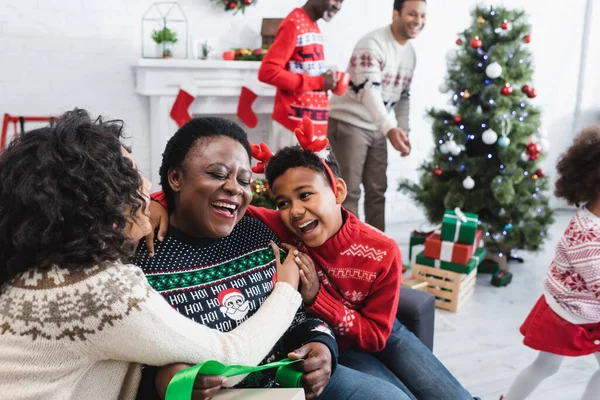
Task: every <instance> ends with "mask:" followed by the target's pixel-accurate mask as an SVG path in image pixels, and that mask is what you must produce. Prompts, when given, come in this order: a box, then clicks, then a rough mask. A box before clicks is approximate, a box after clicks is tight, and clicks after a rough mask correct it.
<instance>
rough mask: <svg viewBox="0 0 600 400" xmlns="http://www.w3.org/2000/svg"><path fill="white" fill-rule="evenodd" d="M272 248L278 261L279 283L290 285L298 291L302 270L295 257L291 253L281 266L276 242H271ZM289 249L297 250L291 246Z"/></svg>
mask: <svg viewBox="0 0 600 400" xmlns="http://www.w3.org/2000/svg"><path fill="white" fill-rule="evenodd" d="M271 247H272V248H273V252H274V253H275V260H276V261H277V282H286V283H289V284H290V285H291V286H292V287H293V288H294V289H296V290H298V283H299V282H300V269H298V266H297V265H296V262H295V261H294V257H293V256H292V255H291V253H288V257H286V259H285V262H284V263H283V264H281V257H280V256H279V246H277V245H276V244H275V242H273V241H271ZM289 248H291V249H293V250H296V248H295V247H293V246H289Z"/></svg>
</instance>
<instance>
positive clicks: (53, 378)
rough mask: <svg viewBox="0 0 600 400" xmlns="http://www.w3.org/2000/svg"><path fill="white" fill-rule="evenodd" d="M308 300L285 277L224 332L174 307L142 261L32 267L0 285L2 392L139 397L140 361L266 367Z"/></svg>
mask: <svg viewBox="0 0 600 400" xmlns="http://www.w3.org/2000/svg"><path fill="white" fill-rule="evenodd" d="M300 303H301V297H300V295H299V294H298V292H297V291H296V290H294V289H293V288H292V287H291V286H289V285H288V284H286V283H278V284H277V287H276V289H275V290H274V291H273V293H272V294H271V296H270V297H269V298H268V299H267V300H266V301H265V303H264V304H263V306H262V307H261V309H260V311H259V312H257V313H256V314H255V316H254V318H252V319H250V320H249V321H248V322H246V323H245V324H243V325H242V326H240V327H239V328H238V329H236V330H234V331H232V332H230V333H221V332H219V331H217V330H212V329H209V328H207V327H205V326H202V325H199V324H196V323H194V322H192V321H190V320H189V319H187V318H185V317H183V316H182V315H180V314H179V313H178V312H177V311H175V310H173V309H172V308H171V307H170V306H169V304H167V302H166V301H165V300H164V299H163V297H162V296H161V295H159V294H158V293H156V291H154V290H153V289H152V288H151V287H150V285H148V281H147V280H146V277H145V276H144V273H143V272H142V270H141V269H140V268H139V267H136V266H134V265H124V264H118V263H115V264H108V265H104V266H98V267H95V268H86V269H77V270H66V269H62V268H59V267H53V268H51V269H49V270H47V271H41V270H36V269H32V270H30V271H28V272H27V273H24V274H21V275H20V276H18V277H16V278H15V279H13V280H12V281H11V282H9V283H5V284H4V285H3V286H2V287H0V397H1V398H2V399H4V400H30V399H45V400H69V399H72V400H83V399H85V400H95V399H98V400H100V399H102V400H107V399H109V400H110V399H134V398H135V396H136V391H137V389H138V383H139V378H140V369H141V368H140V363H144V364H150V365H167V364H171V363H174V362H187V363H191V364H195V363H200V362H204V361H207V360H211V359H215V360H219V361H221V362H224V363H236V364H237V363H241V364H250V365H257V364H258V363H259V362H260V360H261V359H262V358H263V357H264V356H265V354H267V353H268V352H269V350H270V348H271V347H272V345H273V344H274V343H275V342H276V341H277V338H278V337H279V336H281V335H282V334H283V333H284V332H285V331H286V329H287V327H288V326H289V324H290V322H291V321H292V319H293V318H294V313H295V310H296V309H297V308H298V305H299V304H300ZM257 337H260V338H261V340H260V341H256V339H255V338H257ZM249 343H253V345H252V346H248V344H249Z"/></svg>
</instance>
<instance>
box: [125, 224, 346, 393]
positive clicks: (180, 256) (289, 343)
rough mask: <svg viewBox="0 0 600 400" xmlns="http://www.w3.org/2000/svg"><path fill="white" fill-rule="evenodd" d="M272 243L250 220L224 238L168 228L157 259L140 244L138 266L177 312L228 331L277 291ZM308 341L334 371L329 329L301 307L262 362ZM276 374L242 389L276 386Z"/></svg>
mask: <svg viewBox="0 0 600 400" xmlns="http://www.w3.org/2000/svg"><path fill="white" fill-rule="evenodd" d="M271 240H273V241H274V242H276V243H278V244H280V243H281V242H280V241H279V239H278V238H277V237H276V236H275V234H274V233H273V231H271V230H270V229H269V228H268V227H267V226H266V225H265V224H263V223H261V222H260V221H257V220H256V219H253V218H249V217H243V218H242V219H241V220H240V222H238V224H237V225H236V226H235V228H234V229H233V231H232V233H231V234H230V235H229V236H227V237H225V238H221V239H210V238H194V237H191V236H189V235H186V234H185V233H183V232H181V231H180V230H178V229H176V228H174V227H170V228H169V232H168V234H167V237H166V238H165V240H164V241H163V242H158V241H157V240H155V243H154V246H155V255H154V257H149V256H148V251H147V248H146V243H145V241H144V240H142V241H140V245H139V247H138V252H137V257H136V259H135V263H136V264H137V265H139V266H140V267H141V268H142V269H143V271H144V273H145V274H146V277H147V278H148V282H149V283H150V285H151V286H152V287H153V288H154V289H155V290H156V291H157V292H159V293H160V294H161V295H162V296H163V297H164V298H165V299H166V300H167V302H168V303H169V304H171V306H172V307H174V308H175V309H176V310H177V311H179V313H181V314H182V315H184V316H186V317H187V318H189V319H190V320H192V321H195V322H197V323H198V324H202V325H206V326H208V327H209V328H212V329H216V330H219V331H221V332H229V331H231V330H232V329H235V328H236V327H237V326H239V325H240V324H242V323H243V322H244V321H252V320H253V319H254V317H253V315H255V313H256V312H257V311H258V310H259V309H261V310H262V304H263V303H264V301H265V300H266V299H267V298H269V296H270V294H271V292H272V290H273V282H274V281H275V277H274V274H275V272H276V264H275V256H274V254H273V250H272V249H271V246H270V241H271ZM280 247H281V246H280ZM274 317H276V316H275V315H274ZM242 326H243V324H242ZM262 340H263V339H262V337H261V336H260V335H257V336H256V337H255V338H254V339H253V340H252V341H251V342H250V341H249V342H247V344H246V345H247V346H248V349H250V348H252V347H253V346H255V343H257V342H261V341H262ZM307 342H322V343H323V344H325V345H327V346H328V347H329V348H330V350H331V355H332V361H333V362H334V365H333V366H334V367H335V362H337V344H336V342H335V339H334V337H333V334H332V332H331V330H329V328H328V327H327V326H326V325H325V323H324V322H323V321H321V320H318V319H315V318H311V317H308V316H307V315H306V313H305V312H304V310H303V309H302V308H299V309H298V311H297V313H296V316H295V318H294V321H293V322H292V326H291V327H290V329H289V330H288V331H287V332H286V333H285V334H281V339H280V340H279V341H278V342H277V343H276V344H275V346H274V347H273V348H272V349H271V351H270V352H269V353H268V354H267V355H266V357H265V358H264V360H263V362H262V363H267V362H272V361H277V360H280V359H283V358H286V357H287V353H288V352H290V351H293V350H295V349H297V348H298V347H300V346H302V345H303V344H305V343H307ZM262 363H261V364H262ZM154 372H155V371H153V369H150V368H144V379H143V382H142V387H141V388H140V393H142V392H144V393H147V391H148V390H149V391H150V392H155V390H154V379H153V374H154ZM274 374H275V369H272V370H267V371H265V372H264V373H263V372H261V373H255V374H251V375H249V376H248V377H246V379H244V381H243V382H241V383H240V384H239V385H238V387H255V388H262V387H272V386H274V385H275V380H274ZM142 389H143V391H142Z"/></svg>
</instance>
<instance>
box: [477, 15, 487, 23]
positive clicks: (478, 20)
mask: <svg viewBox="0 0 600 400" xmlns="http://www.w3.org/2000/svg"><path fill="white" fill-rule="evenodd" d="M477 22H479V23H480V24H483V23H485V18H483V17H482V16H481V15H480V16H479V18H477Z"/></svg>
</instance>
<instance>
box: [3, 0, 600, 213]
mask: <svg viewBox="0 0 600 400" xmlns="http://www.w3.org/2000/svg"><path fill="white" fill-rule="evenodd" d="M258 2H259V3H258V5H257V6H256V7H253V8H251V9H249V10H248V11H247V12H246V15H242V14H241V13H240V14H238V15H237V16H233V15H231V14H230V13H224V12H223V11H222V10H220V9H219V8H217V6H216V5H215V4H214V3H211V2H209V1H208V0H181V1H180V4H181V6H182V8H183V9H184V11H185V13H186V14H187V17H188V20H189V21H190V37H191V40H192V41H198V40H209V41H210V42H211V44H212V45H213V47H216V48H217V50H218V51H219V52H220V51H222V50H223V49H225V48H228V47H231V46H234V45H237V46H242V45H243V46H256V45H258V44H259V43H260V37H259V33H260V23H261V19H262V18H263V17H281V16H284V15H285V14H286V13H287V12H289V10H290V9H291V8H292V7H294V6H298V5H301V4H302V3H303V0H285V1H283V0H258ZM392 3H393V2H392V0H370V1H368V2H363V1H346V2H345V4H344V9H343V10H342V12H341V13H340V14H339V15H338V16H337V17H336V18H335V19H334V21H333V22H332V23H330V24H324V25H322V26H323V32H324V34H325V37H326V41H327V43H326V51H327V56H328V59H329V61H330V62H332V63H333V64H337V65H339V66H340V68H345V65H346V63H347V60H348V58H349V56H350V52H351V50H352V47H353V46H354V43H355V42H356V40H357V39H358V38H359V37H360V36H362V35H363V34H364V33H366V32H368V31H370V30H372V29H374V28H376V27H379V26H381V25H382V24H385V23H388V22H389V21H390V19H391V13H392V11H391V8H392ZM475 3H477V1H475V0H469V1H461V2H456V1H442V0H430V1H428V4H429V17H428V26H427V27H426V29H425V31H424V32H423V35H422V37H421V38H420V39H419V40H418V41H417V45H418V47H419V58H418V64H417V65H418V66H417V68H418V70H417V74H416V77H415V80H414V83H413V106H412V115H411V125H412V128H413V130H412V134H411V140H412V145H413V154H412V155H411V156H410V157H409V158H406V159H400V157H398V156H397V155H395V154H394V153H393V151H390V168H389V171H388V172H389V173H388V175H389V188H390V189H389V192H388V210H389V212H388V220H389V222H394V221H403V220H407V219H409V220H418V219H421V218H422V212H421V211H420V210H419V209H418V208H416V207H415V206H414V205H413V204H411V202H410V201H408V200H407V199H406V198H405V197H404V196H402V195H400V194H398V193H397V192H396V187H397V179H398V177H409V178H413V179H416V178H417V173H416V171H415V169H416V167H417V165H418V164H419V163H420V162H421V160H423V159H424V158H425V157H426V156H427V155H428V153H429V152H430V150H431V148H432V146H433V143H432V140H431V136H430V133H429V127H430V122H429V121H427V120H426V119H425V118H424V117H423V116H424V112H425V110H426V109H427V108H429V107H431V106H443V105H445V103H446V101H447V96H446V95H441V94H439V93H438V91H437V86H438V85H439V83H440V81H441V79H442V78H443V76H444V73H445V59H444V54H445V52H446V50H447V49H448V48H451V47H452V46H453V43H454V39H455V35H456V32H459V31H461V30H463V29H464V28H465V26H467V24H468V23H469V22H470V19H469V13H468V10H469V7H471V6H472V5H473V4H475ZM485 3H489V4H492V3H495V1H485ZM504 3H505V4H506V5H507V6H521V7H523V6H524V7H526V9H527V11H528V12H529V13H530V14H531V15H532V20H531V22H532V23H533V24H534V30H533V32H532V33H533V38H534V41H533V43H532V50H533V51H534V53H535V56H536V65H537V66H538V72H537V74H536V75H537V77H538V79H537V80H536V81H535V83H536V87H538V88H539V91H538V92H539V93H540V96H539V104H541V105H542V106H544V108H545V110H546V114H545V122H546V124H547V125H548V127H549V130H550V133H551V135H553V136H552V137H551V138H552V139H556V141H557V142H558V144H557V145H556V146H555V148H554V151H555V153H553V154H552V155H551V157H550V159H552V160H554V159H555V158H556V155H557V154H558V152H559V151H560V150H562V148H564V146H565V145H566V144H565V143H566V142H567V141H569V138H570V135H571V132H568V131H565V126H568V125H569V123H568V121H570V119H571V118H572V105H574V104H573V103H574V101H572V100H573V99H574V94H575V89H576V76H577V72H578V61H577V60H578V57H579V48H578V46H577V43H578V41H579V38H580V36H581V32H580V31H579V30H580V29H581V28H580V24H578V23H573V22H572V21H582V13H583V9H584V0H574V1H573V2H572V4H571V3H569V7H568V8H564V7H547V3H546V1H545V0H530V1H527V2H525V0H505V1H504ZM151 4H152V1H151V0H1V1H0V114H3V113H5V112H8V113H12V114H23V115H26V114H29V115H32V114H33V115H38V114H39V115H48V114H57V113H60V112H62V111H65V110H69V109H72V108H73V107H75V106H79V107H84V108H87V109H89V110H90V111H91V112H92V113H95V114H103V115H107V116H109V117H113V118H122V119H124V120H125V122H126V126H127V130H128V132H129V135H130V136H131V137H132V140H131V143H132V144H133V148H134V154H135V157H136V158H137V161H138V164H139V165H140V168H141V169H142V170H143V171H144V172H146V173H147V172H148V171H147V169H148V165H149V146H148V130H149V129H148V128H149V126H148V125H149V115H148V102H147V100H146V99H145V98H142V97H141V96H138V95H136V94H135V92H134V87H135V82H134V71H133V68H132V66H133V65H134V64H135V63H136V61H137V59H138V58H139V57H140V54H141V45H140V43H141V38H140V36H141V19H142V15H143V14H144V12H145V11H146V10H147V9H148V8H149V7H150V6H151ZM597 14H598V13H596V15H597ZM564 20H568V21H571V23H569V24H568V25H569V29H570V30H569V34H568V35H562V37H560V36H559V37H557V35H555V34H554V33H555V32H554V31H555V29H556V25H557V21H564ZM558 49H560V57H557V56H556V55H557V52H558V51H559V50H558ZM592 69H593V68H592ZM595 70H597V68H596V69H595ZM565 104H566V107H565ZM565 121H566V122H565ZM553 126H557V127H560V129H558V128H556V130H555V131H553V130H552V129H553V128H552V127H553ZM548 165H549V166H550V167H547V169H548V170H551V169H552V168H551V166H552V164H548Z"/></svg>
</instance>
